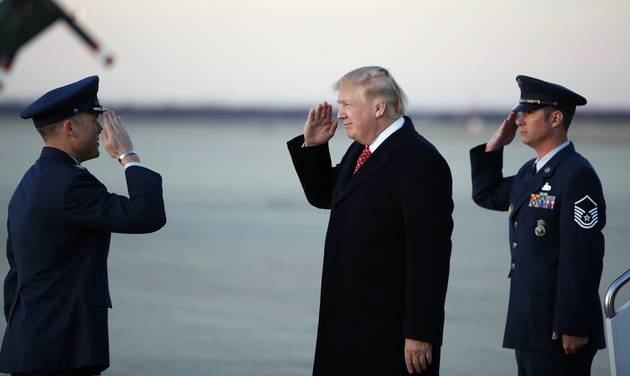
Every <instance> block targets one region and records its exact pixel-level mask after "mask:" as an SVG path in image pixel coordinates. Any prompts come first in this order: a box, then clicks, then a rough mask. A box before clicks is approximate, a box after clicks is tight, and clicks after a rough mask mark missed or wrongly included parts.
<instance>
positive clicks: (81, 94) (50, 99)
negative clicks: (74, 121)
mask: <svg viewBox="0 0 630 376" xmlns="http://www.w3.org/2000/svg"><path fill="white" fill-rule="evenodd" d="M97 92H98V76H90V77H86V78H84V79H82V80H79V81H77V82H73V83H71V84H69V85H66V86H62V87H59V88H56V89H53V90H51V91H49V92H48V93H46V94H44V95H42V96H41V97H40V98H39V99H38V100H36V101H35V102H33V103H31V104H30V105H29V106H28V107H26V108H25V109H24V110H22V112H21V113H20V117H22V119H29V118H33V123H35V127H36V128H41V127H45V126H47V125H50V124H53V123H56V122H58V121H61V120H64V119H67V118H69V117H70V116H72V115H76V114H78V113H80V112H91V113H95V114H100V113H103V112H105V111H106V108H105V107H102V106H101V104H100V103H99V101H98V98H97V97H96V94H97Z"/></svg>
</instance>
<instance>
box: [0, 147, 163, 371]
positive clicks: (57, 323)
mask: <svg viewBox="0 0 630 376" xmlns="http://www.w3.org/2000/svg"><path fill="white" fill-rule="evenodd" d="M125 175H126V178H127V186H128V190H129V198H127V197H123V196H118V195H116V194H113V193H108V192H107V190H106V188H105V186H104V185H103V184H101V183H100V182H99V181H98V180H97V179H96V178H95V177H94V176H93V175H92V174H90V173H89V172H88V170H87V169H85V168H83V167H80V166H77V165H76V162H75V161H74V160H73V159H72V158H71V157H70V156H68V155H67V154H66V153H64V152H62V151H61V150H58V149H55V148H51V147H44V149H43V150H42V153H41V156H40V158H39V159H38V160H37V161H36V162H35V164H34V165H33V166H32V167H31V168H30V169H29V170H28V171H27V172H26V174H25V175H24V177H23V178H22V181H21V182H20V184H19V185H18V187H17V189H16V190H15V193H14V194H13V196H12V198H11V201H10V203H9V213H8V225H7V227H8V239H7V257H8V260H9V266H10V270H9V273H8V274H7V276H6V279H5V282H4V314H5V318H6V320H7V327H6V331H5V333H4V339H3V341H2V350H1V351H0V372H10V373H17V372H29V371H54V370H68V369H74V368H79V367H91V368H96V369H105V368H107V366H108V365H109V350H108V335H107V309H108V307H109V308H111V300H110V296H109V290H108V282H107V254H108V249H109V241H110V234H111V232H120V233H147V232H152V231H156V230H158V229H159V228H161V227H162V226H163V225H164V223H165V222H166V216H165V213H164V202H163V199H162V179H161V177H160V175H159V174H157V173H155V172H153V171H151V170H149V169H147V168H143V167H137V166H135V167H129V168H127V169H126V171H125Z"/></svg>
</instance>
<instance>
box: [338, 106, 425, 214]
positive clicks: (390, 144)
mask: <svg viewBox="0 0 630 376" xmlns="http://www.w3.org/2000/svg"><path fill="white" fill-rule="evenodd" d="M414 131H415V129H414V127H413V124H412V123H411V120H410V119H409V118H408V117H406V116H405V123H404V124H403V126H402V128H400V129H399V130H397V131H396V132H394V133H392V135H391V136H389V137H388V138H387V139H386V140H385V141H383V143H382V144H381V145H380V146H379V147H378V149H376V151H375V152H374V153H373V154H372V155H371V156H370V157H369V158H368V159H367V160H366V161H365V163H364V164H363V166H361V168H360V169H359V171H357V173H356V174H355V173H354V166H355V164H356V161H357V159H358V158H359V154H361V151H362V150H363V147H364V146H363V145H361V144H358V143H355V144H354V145H353V147H355V148H356V149H355V150H352V151H351V152H353V153H354V154H353V155H352V158H349V159H348V162H347V163H345V165H343V166H342V167H341V168H342V170H341V172H340V179H339V182H338V184H337V187H336V189H335V190H336V192H335V197H334V199H333V208H334V207H335V206H337V205H338V204H339V203H340V202H341V201H343V199H344V198H346V197H348V195H350V193H352V192H353V191H354V190H356V189H357V188H358V187H360V186H361V185H362V184H363V183H364V182H365V181H366V180H368V179H369V178H370V177H371V176H372V175H374V173H376V172H377V171H378V170H380V169H381V168H383V167H385V166H386V165H387V163H388V162H389V159H390V154H391V153H392V152H394V151H396V150H398V149H399V148H400V147H401V146H402V145H403V143H404V141H405V140H406V139H407V138H409V137H410V136H411V135H412V134H413V132H414Z"/></svg>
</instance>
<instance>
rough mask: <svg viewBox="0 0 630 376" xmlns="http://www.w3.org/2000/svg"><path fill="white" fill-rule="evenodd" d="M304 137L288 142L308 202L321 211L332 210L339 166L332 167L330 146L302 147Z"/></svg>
mask: <svg viewBox="0 0 630 376" xmlns="http://www.w3.org/2000/svg"><path fill="white" fill-rule="evenodd" d="M303 144H304V136H298V137H295V138H294V139H292V140H290V141H289V142H287V146H288V148H289V153H290V154H291V160H292V161H293V166H294V167H295V171H296V172H297V174H298V177H299V178H300V183H301V184H302V189H304V194H305V195H306V199H307V200H308V202H309V203H310V204H311V205H313V206H315V207H317V208H320V209H330V208H331V206H332V196H333V192H334V189H335V182H336V177H337V173H338V169H339V166H337V167H334V168H333V167H332V162H331V160H330V152H329V150H328V144H323V145H318V146H309V147H302V145H303Z"/></svg>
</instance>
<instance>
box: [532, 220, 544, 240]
mask: <svg viewBox="0 0 630 376" xmlns="http://www.w3.org/2000/svg"><path fill="white" fill-rule="evenodd" d="M546 232H547V230H546V229H545V221H544V220H543V219H539V220H538V221H536V228H535V229H534V234H536V236H538V237H539V238H540V237H543V236H545V233H546Z"/></svg>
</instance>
